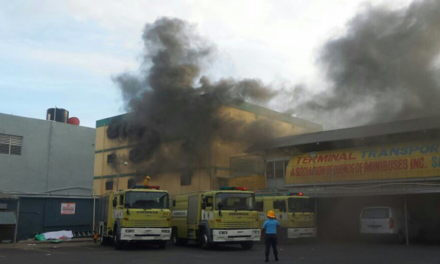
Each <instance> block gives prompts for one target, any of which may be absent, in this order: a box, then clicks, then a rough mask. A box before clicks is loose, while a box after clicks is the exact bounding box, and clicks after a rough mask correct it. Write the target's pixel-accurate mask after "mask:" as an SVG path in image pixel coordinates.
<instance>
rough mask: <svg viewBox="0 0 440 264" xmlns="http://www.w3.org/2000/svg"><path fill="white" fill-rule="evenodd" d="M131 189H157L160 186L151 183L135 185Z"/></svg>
mask: <svg viewBox="0 0 440 264" xmlns="http://www.w3.org/2000/svg"><path fill="white" fill-rule="evenodd" d="M133 189H156V190H159V189H160V186H152V185H135V186H133Z"/></svg>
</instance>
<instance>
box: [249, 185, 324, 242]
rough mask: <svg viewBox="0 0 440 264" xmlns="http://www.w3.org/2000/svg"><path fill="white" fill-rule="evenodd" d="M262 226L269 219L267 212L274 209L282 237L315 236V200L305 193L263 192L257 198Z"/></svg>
mask: <svg viewBox="0 0 440 264" xmlns="http://www.w3.org/2000/svg"><path fill="white" fill-rule="evenodd" d="M256 207H257V210H258V217H259V219H260V227H261V226H263V223H264V221H265V220H266V219H267V217H266V213H267V212H268V211H269V210H274V212H275V216H276V219H277V220H278V222H279V223H280V226H281V230H280V232H281V234H280V236H281V237H287V238H291V239H296V238H315V237H316V230H317V228H316V218H315V201H314V199H312V198H309V197H307V196H304V194H303V193H284V194H279V193H273V194H269V193H263V194H259V195H258V196H257V198H256Z"/></svg>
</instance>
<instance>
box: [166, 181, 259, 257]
mask: <svg viewBox="0 0 440 264" xmlns="http://www.w3.org/2000/svg"><path fill="white" fill-rule="evenodd" d="M171 223H172V227H173V233H172V241H173V243H174V244H176V245H183V244H186V243H187V242H188V240H192V241H196V242H198V243H199V244H200V246H201V247H202V248H204V249H208V248H212V247H214V246H215V245H217V244H220V243H225V244H241V246H242V247H243V248H244V249H251V248H252V247H253V245H254V241H259V240H260V236H261V231H260V229H259V228H258V214H257V211H256V210H255V195H254V193H253V192H250V191H246V188H244V187H222V188H220V190H216V191H201V192H197V193H190V194H184V195H178V196H176V197H175V198H174V200H173V208H172V221H171Z"/></svg>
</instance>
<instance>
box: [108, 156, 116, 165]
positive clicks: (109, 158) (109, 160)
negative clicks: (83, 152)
mask: <svg viewBox="0 0 440 264" xmlns="http://www.w3.org/2000/svg"><path fill="white" fill-rule="evenodd" d="M115 161H116V154H115V153H112V154H108V155H107V164H110V163H114V162H115Z"/></svg>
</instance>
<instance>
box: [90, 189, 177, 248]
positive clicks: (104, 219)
mask: <svg viewBox="0 0 440 264" xmlns="http://www.w3.org/2000/svg"><path fill="white" fill-rule="evenodd" d="M99 208H100V211H99V229H98V231H99V236H100V239H101V244H102V245H104V244H107V243H109V242H113V245H114V246H115V248H116V249H121V247H122V245H123V244H124V243H128V242H134V241H142V242H148V243H151V244H157V245H159V248H162V249H164V248H165V247H166V242H167V241H168V240H170V239H171V211H170V210H169V198H168V192H167V191H164V190H159V187H157V186H135V187H134V189H127V190H122V191H118V192H111V193H109V194H107V195H105V196H103V197H102V198H101V199H100V200H99Z"/></svg>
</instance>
